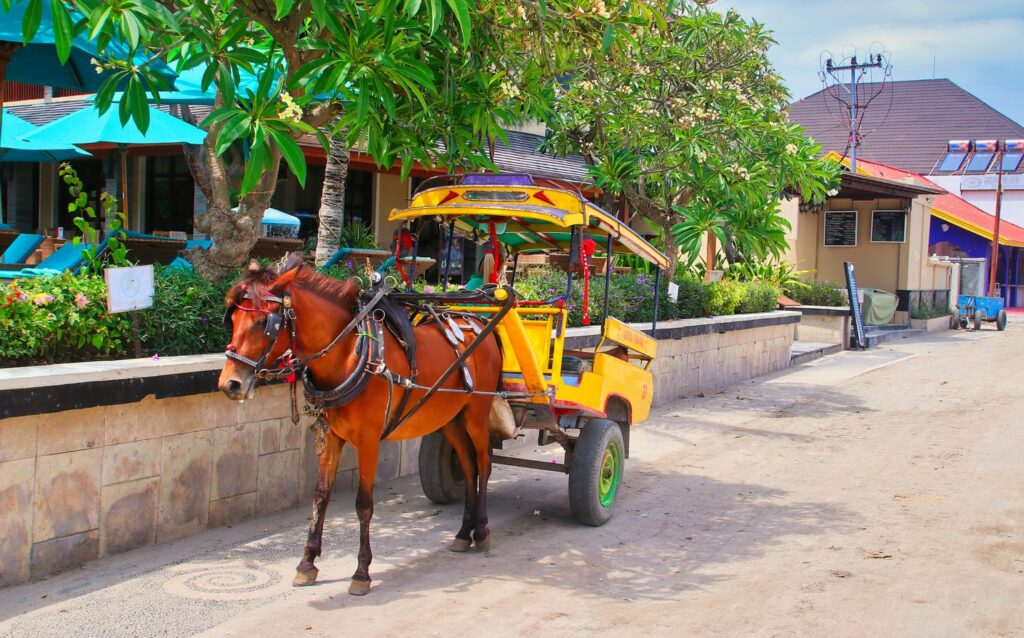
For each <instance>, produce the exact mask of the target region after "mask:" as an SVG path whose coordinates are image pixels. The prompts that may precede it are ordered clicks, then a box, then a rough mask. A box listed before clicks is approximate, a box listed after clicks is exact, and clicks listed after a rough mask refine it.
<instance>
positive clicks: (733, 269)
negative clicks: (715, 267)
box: [724, 261, 810, 296]
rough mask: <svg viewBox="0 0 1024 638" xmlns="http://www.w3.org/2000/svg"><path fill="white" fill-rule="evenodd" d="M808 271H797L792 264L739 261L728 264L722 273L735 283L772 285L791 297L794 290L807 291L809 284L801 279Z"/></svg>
mask: <svg viewBox="0 0 1024 638" xmlns="http://www.w3.org/2000/svg"><path fill="white" fill-rule="evenodd" d="M809 272H810V271H808V270H797V269H796V267H795V266H793V265H792V264H782V263H775V262H770V261H751V262H746V261H741V262H738V263H735V264H729V266H728V267H727V268H726V269H725V271H724V277H725V278H726V279H734V280H736V281H753V282H762V283H768V284H772V285H773V286H775V287H776V288H778V289H780V290H782V291H783V292H785V293H786V294H787V295H790V296H792V294H791V293H792V291H793V290H796V289H807V288H808V287H809V284H808V283H807V282H805V281H804V280H803V279H801V277H804V276H806V275H807V274H808V273H809Z"/></svg>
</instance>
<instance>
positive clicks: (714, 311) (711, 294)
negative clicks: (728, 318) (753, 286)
mask: <svg viewBox="0 0 1024 638" xmlns="http://www.w3.org/2000/svg"><path fill="white" fill-rule="evenodd" d="M707 290H708V297H707V300H706V301H705V302H704V313H705V314H707V315H710V316H721V315H731V314H734V313H735V312H736V306H738V305H740V302H741V301H743V293H744V289H743V286H741V285H740V284H738V283H736V282H735V281H730V280H728V279H723V280H722V281H713V282H711V283H709V284H707Z"/></svg>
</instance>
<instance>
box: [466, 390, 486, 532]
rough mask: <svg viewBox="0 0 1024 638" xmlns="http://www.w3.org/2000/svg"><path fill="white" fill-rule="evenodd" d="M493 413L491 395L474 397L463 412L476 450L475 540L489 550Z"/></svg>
mask: <svg viewBox="0 0 1024 638" xmlns="http://www.w3.org/2000/svg"><path fill="white" fill-rule="evenodd" d="M490 413H491V400H490V397H481V398H474V399H473V400H472V401H470V403H469V405H468V406H466V409H465V410H463V412H462V418H463V420H464V422H465V424H466V432H467V434H468V435H469V438H470V440H471V441H472V444H473V451H474V452H476V455H475V456H476V471H477V472H476V473H477V479H478V481H479V486H478V487H477V491H478V495H477V503H476V515H475V519H476V520H475V521H474V527H473V540H474V541H475V542H476V548H477V549H478V550H481V551H487V550H489V549H490V548H491V531H490V529H488V527H487V481H488V479H490V478H491V434H490V431H489V429H488V418H489V416H490Z"/></svg>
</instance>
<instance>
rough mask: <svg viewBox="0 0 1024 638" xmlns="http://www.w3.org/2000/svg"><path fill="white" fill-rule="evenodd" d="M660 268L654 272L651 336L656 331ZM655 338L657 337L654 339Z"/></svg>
mask: <svg viewBox="0 0 1024 638" xmlns="http://www.w3.org/2000/svg"><path fill="white" fill-rule="evenodd" d="M660 293H661V268H658V269H657V270H655V271H654V320H653V321H651V336H652V337H654V336H655V332H657V330H658V299H659V298H660V297H661V294H660ZM655 338H657V337H655Z"/></svg>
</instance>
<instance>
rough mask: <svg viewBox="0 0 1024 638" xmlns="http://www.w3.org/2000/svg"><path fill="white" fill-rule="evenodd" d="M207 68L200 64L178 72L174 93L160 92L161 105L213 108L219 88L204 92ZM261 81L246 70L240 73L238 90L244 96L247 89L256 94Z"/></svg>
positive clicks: (213, 85) (212, 86)
mask: <svg viewBox="0 0 1024 638" xmlns="http://www.w3.org/2000/svg"><path fill="white" fill-rule="evenodd" d="M206 69H207V66H206V65H205V64H200V65H199V66H196V67H192V68H191V69H184V70H182V71H179V72H178V77H177V78H176V79H175V81H174V87H175V90H174V91H160V103H161V104H198V105H207V106H212V105H213V100H214V98H215V97H216V95H217V86H216V85H215V84H211V85H210V86H208V87H206V90H205V91H204V90H203V75H205V73H206ZM259 83H260V79H259V78H258V77H257V76H255V75H253V74H252V73H249V72H247V71H245V70H242V71H240V72H239V82H238V87H237V88H238V90H239V92H241V93H242V94H243V95H244V94H245V90H246V89H251V90H252V91H253V92H254V93H255V92H256V88H257V87H258V86H259Z"/></svg>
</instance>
